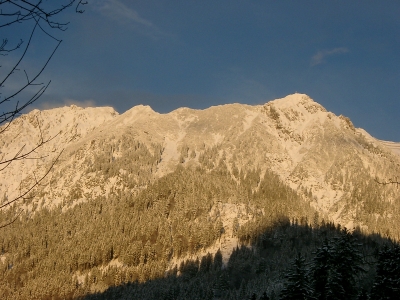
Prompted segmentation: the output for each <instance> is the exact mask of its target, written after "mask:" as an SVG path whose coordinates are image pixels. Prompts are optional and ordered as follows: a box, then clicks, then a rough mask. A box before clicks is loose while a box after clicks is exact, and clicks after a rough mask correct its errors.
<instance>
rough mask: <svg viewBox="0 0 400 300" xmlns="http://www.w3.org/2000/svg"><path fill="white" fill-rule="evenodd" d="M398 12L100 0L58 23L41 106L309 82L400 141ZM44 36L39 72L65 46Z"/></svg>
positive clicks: (220, 100) (155, 104) (173, 98)
mask: <svg viewBox="0 0 400 300" xmlns="http://www.w3.org/2000/svg"><path fill="white" fill-rule="evenodd" d="M399 16H400V2H399V1H390V0H387V1H284V0H283V1H240V0H218V1H215V0H213V1H209V0H202V1H193V0H181V1H177V0H171V1H161V0H158V1H153V0H145V1H144V0H143V1H124V0H114V1H113V0H89V4H88V5H86V7H85V13H84V14H82V15H79V14H75V13H74V12H73V10H70V11H68V12H67V13H66V14H65V15H63V16H61V18H60V19H61V20H62V21H63V20H67V21H70V24H69V26H68V30H67V31H65V32H57V31H54V34H55V35H56V36H57V37H59V38H61V39H63V42H62V44H61V46H60V48H59V49H58V50H57V52H56V54H55V56H54V58H53V59H52V60H51V62H50V64H49V66H48V68H47V69H46V70H45V72H44V73H43V76H42V77H41V80H42V81H46V80H49V79H51V80H52V82H51V85H50V86H49V88H48V90H47V91H46V93H45V94H44V95H43V96H42V98H41V99H40V100H39V101H38V102H37V103H36V104H35V105H36V106H37V107H39V108H49V107H57V106H61V105H65V104H69V103H73V102H75V103H78V104H81V105H84V106H85V105H86V106H87V105H92V106H105V105H108V106H113V107H114V108H115V109H116V110H117V111H118V112H120V113H122V112H124V111H126V110H127V109H129V108H131V107H132V106H134V105H137V104H147V105H150V106H151V107H152V108H153V109H154V110H155V111H158V112H169V111H171V110H173V109H176V108H178V107H181V106H186V107H190V108H200V109H201V108H206V107H209V106H211V105H219V104H225V103H233V102H239V103H247V104H262V103H265V102H267V101H269V100H272V99H276V98H280V97H284V96H286V95H288V94H292V93H295V92H300V93H305V94H308V95H309V96H310V97H312V98H313V99H314V100H315V101H317V102H319V103H320V104H322V105H323V106H324V107H325V108H326V109H328V110H329V111H332V112H333V113H335V114H337V115H340V114H343V115H345V116H348V117H350V119H351V120H352V121H353V123H354V124H355V126H356V127H362V128H364V129H366V130H367V131H368V132H369V133H371V134H372V135H373V136H375V137H377V138H380V139H384V140H393V141H400V131H399V129H400V118H399V116H400V98H399V95H400V17H399ZM13 30H14V31H13V32H12V33H11V34H12V36H13V37H16V36H20V35H23V34H24V30H23V29H22V28H19V29H13ZM0 34H1V35H5V34H10V31H8V32H5V31H3V32H0ZM34 42H35V43H33V47H32V50H30V52H29V55H27V57H26V59H25V61H24V63H25V65H24V66H26V68H27V69H28V70H30V68H31V69H32V70H34V69H35V68H38V66H40V64H41V62H43V59H44V58H45V57H46V54H47V53H49V52H48V51H49V49H51V46H52V45H54V42H53V41H51V40H50V39H49V38H48V37H45V36H44V35H40V34H38V35H37V36H36V37H35V41H34ZM13 55H14V54H13ZM13 55H11V56H8V57H6V58H0V61H1V62H2V65H3V66H4V65H6V63H9V62H10V61H11V60H12V58H13ZM15 55H16V54H15ZM5 59H6V60H7V61H5ZM0 72H1V69H0ZM17 82H18V81H17ZM5 88H7V87H5ZM8 88H9V89H12V82H11V83H10V87H8Z"/></svg>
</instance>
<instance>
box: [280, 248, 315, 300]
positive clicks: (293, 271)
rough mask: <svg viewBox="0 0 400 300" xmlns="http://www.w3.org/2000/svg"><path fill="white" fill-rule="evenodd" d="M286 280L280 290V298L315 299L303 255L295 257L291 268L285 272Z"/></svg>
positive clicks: (284, 299)
mask: <svg viewBox="0 0 400 300" xmlns="http://www.w3.org/2000/svg"><path fill="white" fill-rule="evenodd" d="M285 278H286V279H287V282H286V284H285V287H284V289H283V290H282V292H281V299H282V300H302V299H304V300H305V299H315V298H314V296H313V294H314V291H313V288H312V286H311V283H310V280H309V278H308V270H307V267H306V262H305V259H304V257H302V256H301V255H300V254H298V256H297V257H296V258H295V260H294V262H293V263H292V266H291V268H290V269H289V271H288V272H287V273H286V274H285Z"/></svg>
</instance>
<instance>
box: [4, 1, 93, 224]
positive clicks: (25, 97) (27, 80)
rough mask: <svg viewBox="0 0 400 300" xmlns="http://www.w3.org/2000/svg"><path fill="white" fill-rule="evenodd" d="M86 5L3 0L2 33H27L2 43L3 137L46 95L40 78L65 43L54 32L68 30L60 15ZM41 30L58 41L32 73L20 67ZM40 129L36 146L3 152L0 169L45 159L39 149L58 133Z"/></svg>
mask: <svg viewBox="0 0 400 300" xmlns="http://www.w3.org/2000/svg"><path fill="white" fill-rule="evenodd" d="M85 4H87V2H86V1H85V0H66V1H64V3H62V4H60V3H59V2H58V1H57V3H56V4H55V3H54V2H53V1H48V2H47V1H46V2H44V1H43V0H30V1H29V0H0V18H1V21H0V29H1V30H2V31H3V32H2V34H6V35H7V31H8V32H10V34H11V35H14V30H15V32H18V30H16V29H20V27H21V26H22V27H23V28H22V29H23V30H25V31H27V32H28V35H27V36H28V38H27V40H23V38H21V39H20V40H19V41H18V42H13V43H14V44H12V45H10V42H9V39H8V38H7V37H3V39H2V42H1V44H0V58H3V60H0V69H1V70H2V72H1V75H0V138H1V136H2V134H4V133H5V132H6V131H7V130H8V129H9V128H10V126H11V123H12V122H13V121H14V120H15V118H17V117H18V116H19V115H20V114H21V113H22V112H23V110H24V109H26V108H27V107H29V106H30V105H32V104H33V103H34V102H36V101H37V100H38V99H39V98H40V97H41V96H42V95H43V93H44V92H45V91H46V89H47V88H48V86H49V84H50V82H51V81H49V82H47V83H40V82H38V80H39V77H40V75H41V74H42V73H43V71H44V69H45V68H46V67H47V65H48V63H49V61H50V60H51V59H52V57H53V56H54V53H55V52H56V51H57V49H58V47H59V46H60V44H61V42H62V40H61V39H59V38H57V37H56V36H55V35H54V31H64V30H66V29H67V25H68V22H61V21H60V20H59V19H58V17H59V16H60V15H62V14H63V12H65V11H66V10H67V9H69V8H71V7H75V11H76V12H77V13H83V10H82V6H83V5H85ZM38 33H42V34H44V35H46V36H47V37H48V38H49V39H51V40H53V41H55V46H54V48H53V49H51V51H50V54H49V55H48V57H47V58H46V59H45V61H44V63H43V65H42V66H41V67H40V68H39V69H38V70H37V71H34V72H33V73H31V72H28V71H27V70H26V69H23V70H21V68H20V67H21V65H22V62H23V61H24V60H25V59H26V58H27V56H28V53H29V51H28V50H29V49H30V48H31V47H32V45H33V44H34V41H35V35H36V34H38ZM10 53H13V54H15V55H16V57H17V59H16V62H15V63H14V64H11V65H9V61H6V62H7V63H6V64H5V60H4V59H5V58H7V56H8V55H9V54H10ZM21 74H22V76H23V77H22V78H24V79H23V81H22V80H21V79H20V78H21ZM15 81H17V82H18V83H19V84H18V86H17V87H16V88H14V89H8V90H7V86H8V85H11V82H15ZM38 123H39V122H38ZM39 125H40V124H39ZM38 130H39V131H40V139H39V141H37V143H36V145H35V146H34V147H33V148H31V149H27V147H26V145H23V146H22V147H21V148H20V149H19V150H18V151H17V152H16V153H2V154H0V155H1V156H0V171H3V170H5V169H6V168H7V167H8V166H10V165H11V164H12V163H13V162H15V161H18V160H25V159H40V158H42V157H41V156H40V155H39V156H38V154H37V151H38V149H39V148H41V147H42V146H43V145H44V144H46V143H48V142H50V141H51V140H52V139H54V138H55V136H52V137H44V136H43V134H42V129H41V128H40V126H39V127H38ZM61 153H62V151H60V152H59V154H58V156H57V157H56V158H55V159H54V160H53V161H52V163H51V164H50V166H49V167H48V168H47V171H46V172H44V174H42V175H41V176H38V177H36V176H34V177H35V180H34V183H33V184H31V185H30V186H28V187H27V188H25V189H24V190H22V191H20V192H19V195H18V196H17V197H14V198H13V199H7V200H6V201H5V203H2V204H1V205H0V209H2V208H5V207H9V206H11V205H12V204H13V203H14V202H16V201H18V200H20V199H26V198H27V197H28V195H29V194H30V193H31V192H32V191H33V190H34V188H35V187H37V186H38V185H39V184H40V183H41V182H42V181H43V180H44V178H45V177H46V176H47V175H48V174H49V172H50V170H51V169H52V168H53V166H54V164H55V162H56V161H57V160H58V158H59V156H60V155H61ZM21 212H22V211H20V212H19V213H17V215H16V216H15V217H14V218H12V220H9V221H7V222H6V223H4V224H0V228H2V227H4V226H8V225H10V224H11V223H13V222H14V221H15V220H16V219H17V218H18V216H19V214H20V213H21Z"/></svg>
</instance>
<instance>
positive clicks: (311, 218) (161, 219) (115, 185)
mask: <svg viewBox="0 0 400 300" xmlns="http://www.w3.org/2000/svg"><path fill="white" fill-rule="evenodd" d="M42 139H43V141H45V143H44V144H43V145H42V146H41V147H39V148H38V149H37V150H36V151H34V152H33V153H32V154H30V156H29V158H32V159H24V160H18V161H14V162H12V163H11V164H10V165H8V166H7V168H5V169H4V170H3V171H2V173H1V174H2V180H1V183H0V197H2V203H5V202H6V201H10V200H12V199H14V198H15V197H18V196H19V195H20V194H23V193H25V191H27V190H28V189H29V188H30V187H32V186H33V185H34V184H35V181H36V180H37V179H38V178H41V176H42V175H44V174H46V172H48V170H50V172H49V174H47V176H46V177H45V179H44V180H43V181H42V182H41V183H40V185H38V186H37V187H36V188H35V189H34V190H33V191H31V192H30V193H29V194H28V195H27V197H25V199H21V200H19V201H17V202H16V203H15V205H14V206H12V207H10V208H9V209H8V210H5V211H4V212H3V215H1V216H0V217H1V219H2V220H10V219H12V218H13V216H15V215H16V214H19V213H21V209H22V214H21V215H20V216H19V218H18V219H17V222H16V223H15V224H13V226H14V227H13V228H14V229H12V228H6V230H7V232H6V233H5V234H4V238H3V241H2V247H3V250H2V254H1V255H0V258H1V261H2V262H3V263H6V262H9V261H12V262H13V263H12V264H11V265H13V266H14V265H15V266H16V265H18V264H17V262H18V263H19V266H20V268H21V269H18V270H20V271H18V272H25V271H26V270H32V272H33V270H34V267H33V266H38V265H40V264H42V265H41V268H43V269H45V270H47V271H46V272H49V273H48V274H47V273H46V276H45V277H43V276H44V275H32V274H36V273H34V272H33V273H32V272H31V273H29V274H31V275H29V276H32V278H31V277H29V278H31V281H30V282H34V284H33V283H32V286H35V288H33V287H32V288H31V289H30V290H29V291H28V288H27V287H25V290H24V293H28V292H29V293H33V291H34V290H40V288H39V287H40V286H41V285H43V284H42V282H43V280H44V281H45V282H47V281H46V280H48V278H57V279H54V280H56V283H54V284H53V286H52V288H50V287H46V288H45V287H44V286H43V288H44V289H48V290H49V291H50V290H52V291H53V292H52V293H56V294H57V293H60V290H59V287H58V285H60V282H63V281H65V280H71V278H73V280H75V281H76V282H77V283H76V288H78V286H79V287H81V288H82V289H83V286H86V287H85V288H87V289H89V290H91V291H102V290H104V289H105V288H107V287H108V286H110V285H111V283H110V282H111V281H110V282H109V281H108V279H107V278H108V277H107V276H106V275H104V274H105V273H107V272H111V271H107V270H114V269H113V268H116V269H118V270H119V271H118V272H122V271H121V270H124V272H125V273H124V274H125V275H123V276H128V277H129V276H131V277H129V278H131V280H133V281H134V280H138V281H140V282H143V281H146V280H148V279H152V278H157V276H161V275H160V274H164V273H165V271H166V270H172V269H173V268H174V266H176V265H179V264H180V263H181V262H182V261H184V260H186V259H188V258H190V257H191V258H196V257H197V258H199V259H200V258H201V257H202V256H203V255H206V254H207V252H210V253H216V252H217V250H218V249H220V250H221V255H222V261H223V263H225V264H226V263H227V262H228V259H229V257H230V255H231V253H232V248H234V247H236V246H238V245H240V244H248V243H251V242H252V241H254V240H255V239H256V237H257V238H259V235H260V234H261V233H262V232H263V231H265V230H266V229H267V228H270V227H271V226H273V224H275V223H276V222H278V223H279V224H286V223H285V222H286V221H284V220H286V219H287V220H290V222H292V223H297V222H299V223H301V224H303V225H304V224H307V226H308V224H310V225H311V226H319V225H320V224H325V223H327V222H335V224H341V225H342V226H346V227H347V228H349V229H353V228H356V227H357V228H358V229H359V230H361V231H362V232H363V233H380V234H381V235H385V236H388V237H391V238H394V239H399V238H400V229H399V228H397V226H396V224H397V222H398V221H400V220H399V219H400V214H399V212H400V192H399V190H398V189H397V186H396V185H395V184H386V183H387V182H388V181H391V180H393V179H395V178H397V177H396V176H398V174H400V155H399V152H398V150H399V148H400V144H396V143H392V142H384V141H380V140H377V139H375V138H374V137H372V136H371V135H369V134H368V133H367V132H366V131H365V130H363V129H359V128H355V127H354V125H353V124H352V122H351V120H350V119H349V118H347V117H344V116H336V115H335V114H333V113H331V112H328V111H327V110H326V109H325V108H324V107H322V106H321V105H320V104H318V103H317V102H315V101H313V100H312V99H311V98H310V97H308V96H307V95H304V94H293V95H289V96H287V97H285V98H282V99H277V100H273V101H270V102H268V103H266V104H264V105H255V106H251V105H244V104H228V105H221V106H213V107H210V108H207V109H204V110H194V109H189V108H179V109H177V110H174V111H172V112H170V113H167V114H159V113H157V112H155V111H153V110H152V109H151V108H150V107H149V106H143V105H139V106H135V107H133V108H132V109H130V110H128V111H126V112H125V113H123V114H118V113H117V112H116V111H114V110H113V109H112V108H109V107H102V108H85V109H83V108H79V107H76V106H71V107H63V108H57V109H52V110H44V111H39V110H34V111H32V112H30V113H29V114H27V115H23V116H21V117H20V118H18V119H16V120H15V121H14V122H12V124H11V125H10V126H9V127H8V128H7V130H6V131H5V132H4V133H2V139H1V141H0V145H1V146H0V149H1V155H3V160H4V159H7V158H11V157H13V156H14V155H16V154H17V153H18V151H19V150H20V149H22V151H23V152H22V153H24V152H25V151H27V150H29V149H33V148H35V146H36V145H38V144H40V143H41V141H42ZM54 162H55V163H54ZM53 163H54V165H53ZM51 166H52V167H51ZM0 199H1V198H0ZM15 228H18V230H17V229H15ZM49 232H50V233H49ZM17 233H18V234H19V235H20V236H19V237H18V236H17ZM36 236H40V237H36ZM94 237H96V239H94ZM15 240H19V241H20V243H19V244H15V242H14V241H15ZM60 241H63V242H62V243H60ZM48 245H51V246H49V247H48ZM27 249H36V250H37V253H40V255H39V254H34V257H35V258H32V255H33V254H32V251H31V250H27ZM49 249H50V250H49ZM36 250H35V251H36ZM13 253H14V254H13ZM27 253H28V254H27ZM35 253H36V252H35ZM61 255H62V256H63V257H64V259H63V261H62V262H60V261H59V257H60V256H61ZM8 265H10V263H8ZM22 266H24V267H22ZM66 269H67V270H69V273H68V272H67V273H66V271H65V270H66ZM13 270H17V267H14V268H13ZM22 270H25V271H22ZM144 270H145V271H144ZM149 270H152V271H151V272H150V271H149ZM15 272H17V271H15ZM96 272H100V273H102V274H103V275H102V277H101V276H100V275H96V276H97V277H96V276H95V278H100V277H101V278H102V280H100V281H98V282H97V281H96V279H93V276H94V275H93V274H97V273H96ZM113 272H117V271H115V270H114V271H113ZM24 274H25V273H24ZM27 274H28V273H27ZM118 274H119V273H118ZM129 274H130V275H129ZM8 276H11V275H8ZM13 276H14V277H12V278H16V277H15V275H13ZM24 276H25V275H24ZM26 276H28V275H26ZM85 276H86V277H88V278H89V277H90V278H92V279H93V280H94V281H93V282H92V281H90V280H92V279H90V280H89V279H85V278H86V277H85ZM99 276H100V277H99ZM110 276H111V275H110ZM113 276H114V275H113ZM115 276H116V275H115ZM121 276H122V275H121ZM135 276H136V277H135ZM128 277H126V278H128ZM10 278H11V277H10ZM17 278H19V277H17ZM43 278H47V279H46V280H45V279H43ZM68 278H69V279H68ZM10 280H11V279H10ZM12 280H15V279H12ZM88 280H89V281H88ZM75 281H74V282H75ZM16 282H17V283H15V284H17V285H18V284H19V283H18V282H19V281H18V280H17V281H16ZM57 282H58V283H57ZM88 282H92V283H91V284H89V285H87V284H88ZM112 282H114V279H113V280H112ZM57 284H58V285H57ZM0 288H1V287H0ZM67 290H68V292H65V293H66V294H65V295H66V296H65V297H67V298H68V297H70V296H71V295H72V294H69V293H75V292H76V291H75V292H72V291H73V290H74V288H73V287H68V288H67ZM54 291H56V292H54ZM10 293H11V292H10ZM49 293H50V292H49ZM76 293H78V292H76ZM79 293H83V290H79ZM79 293H78V294H77V295H81V294H79ZM10 295H14V294H10ZM47 296H48V297H50V294H49V295H47ZM71 297H72V296H71Z"/></svg>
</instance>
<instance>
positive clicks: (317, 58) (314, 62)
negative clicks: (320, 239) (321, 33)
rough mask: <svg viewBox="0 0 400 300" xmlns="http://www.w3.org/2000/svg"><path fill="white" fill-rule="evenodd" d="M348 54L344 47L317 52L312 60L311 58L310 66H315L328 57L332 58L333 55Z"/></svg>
mask: <svg viewBox="0 0 400 300" xmlns="http://www.w3.org/2000/svg"><path fill="white" fill-rule="evenodd" d="M347 52H349V49H347V48H346V47H339V48H334V49H331V50H323V51H318V52H317V53H316V54H315V55H314V56H313V57H312V58H311V66H316V65H319V64H322V63H324V62H325V58H326V57H328V56H332V55H335V54H343V53H347Z"/></svg>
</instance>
